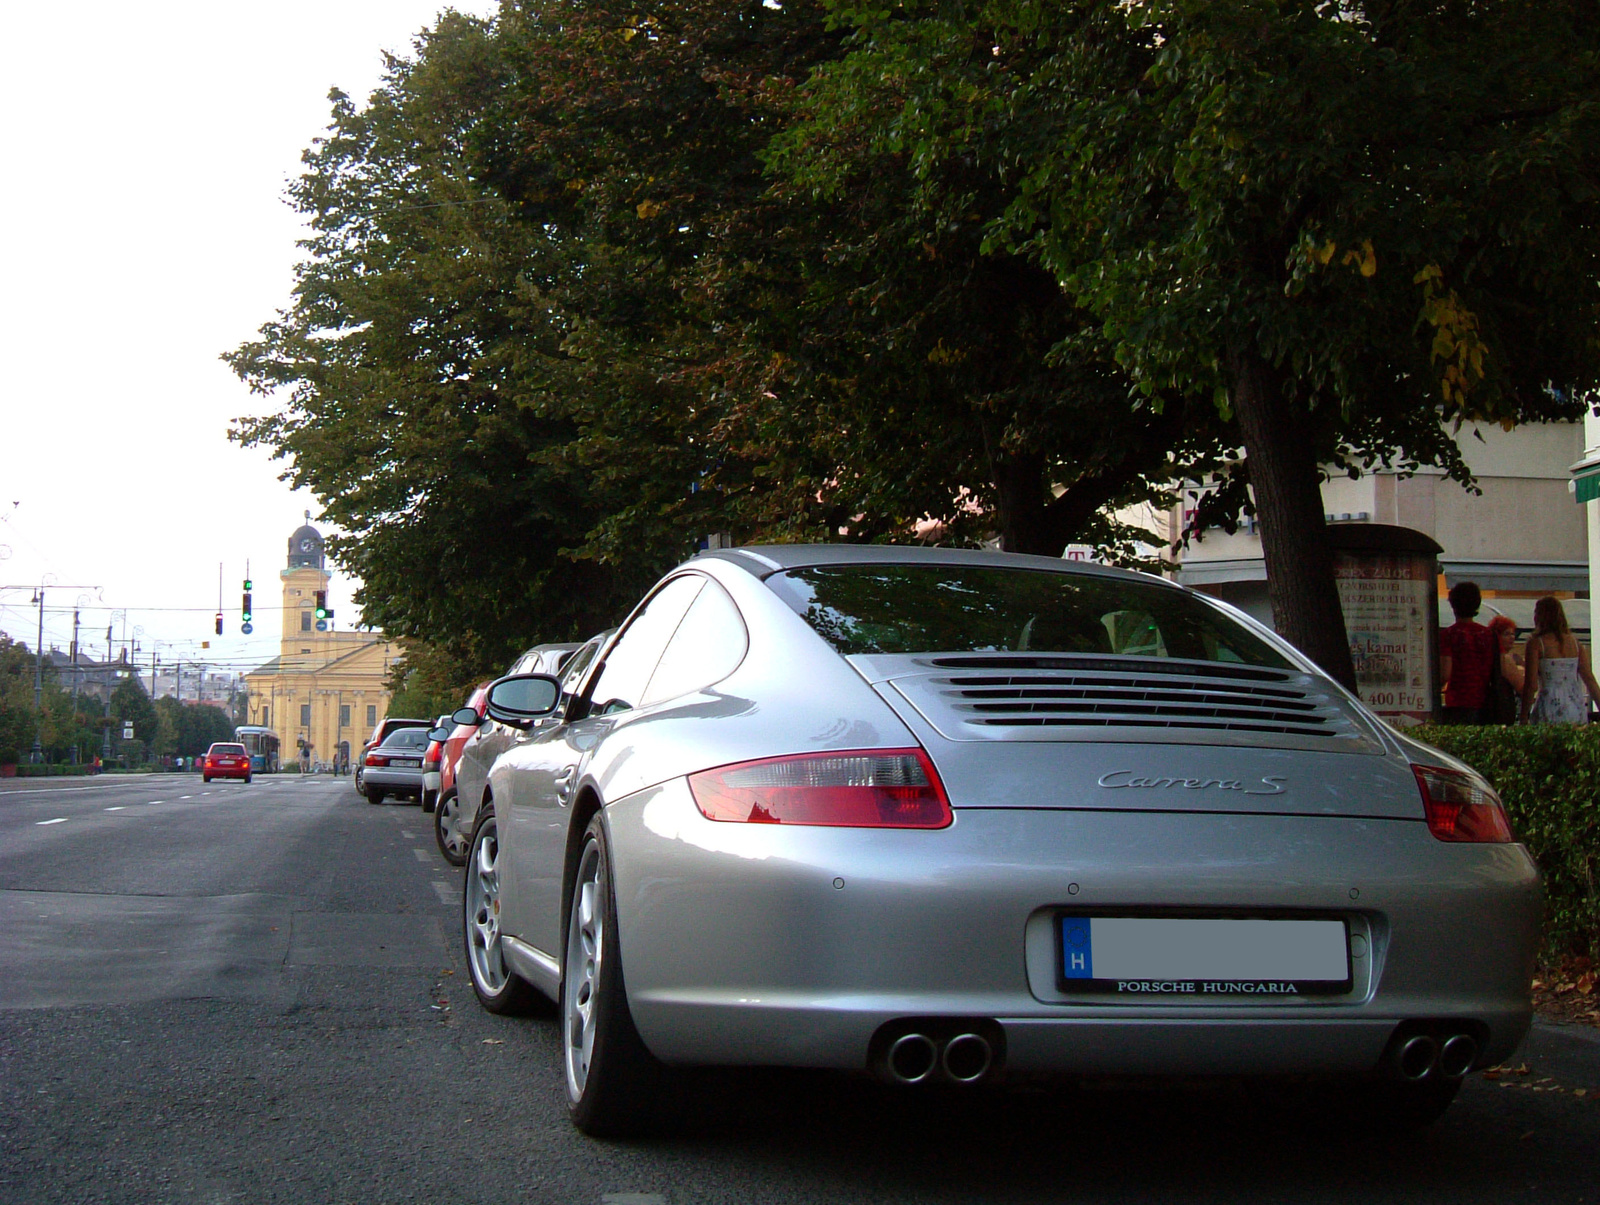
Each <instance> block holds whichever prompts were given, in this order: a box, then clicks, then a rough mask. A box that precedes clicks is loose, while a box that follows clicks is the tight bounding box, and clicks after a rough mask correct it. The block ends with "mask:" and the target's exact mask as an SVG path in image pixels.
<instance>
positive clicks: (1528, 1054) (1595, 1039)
mask: <svg viewBox="0 0 1600 1205" xmlns="http://www.w3.org/2000/svg"><path fill="white" fill-rule="evenodd" d="M1523 1063H1526V1064H1527V1065H1528V1066H1529V1067H1531V1068H1532V1069H1533V1072H1534V1074H1535V1075H1548V1076H1550V1077H1552V1078H1554V1079H1556V1080H1558V1081H1560V1082H1561V1083H1562V1084H1563V1085H1564V1086H1566V1087H1568V1088H1585V1089H1588V1092H1589V1095H1591V1096H1597V1097H1600V1029H1595V1028H1593V1027H1592V1026H1588V1025H1571V1024H1566V1023H1563V1022H1558V1021H1545V1020H1542V1019H1540V1018H1535V1019H1534V1022H1533V1029H1532V1030H1530V1031H1529V1033H1528V1038H1527V1041H1525V1042H1523V1044H1522V1049H1521V1050H1519V1051H1518V1052H1517V1054H1516V1057H1515V1058H1513V1059H1511V1060H1510V1062H1509V1063H1508V1064H1507V1065H1508V1066H1513V1067H1514V1066H1518V1065H1520V1064H1523Z"/></svg>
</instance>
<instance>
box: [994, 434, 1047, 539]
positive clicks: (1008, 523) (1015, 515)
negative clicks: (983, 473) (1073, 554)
mask: <svg viewBox="0 0 1600 1205" xmlns="http://www.w3.org/2000/svg"><path fill="white" fill-rule="evenodd" d="M986 434H987V433H986ZM991 446H992V445H991ZM989 467H990V471H991V472H992V473H993V474H994V490H995V501H996V507H995V509H996V510H997V511H998V512H999V513H998V516H997V517H998V518H999V520H1000V547H1001V548H1002V549H1003V550H1004V551H1006V552H1031V553H1034V554H1036V555H1038V556H1060V555H1061V554H1062V552H1063V551H1065V549H1066V545H1065V544H1062V545H1054V546H1053V545H1052V543H1051V539H1052V537H1051V533H1050V532H1049V531H1048V530H1047V528H1048V526H1049V525H1048V524H1046V522H1045V513H1044V512H1045V498H1046V494H1045V486H1044V454H1043V453H1042V452H1021V453H1017V454H1014V455H1006V454H1003V453H1002V454H998V455H997V454H995V453H994V452H993V451H991V452H990V455H989Z"/></svg>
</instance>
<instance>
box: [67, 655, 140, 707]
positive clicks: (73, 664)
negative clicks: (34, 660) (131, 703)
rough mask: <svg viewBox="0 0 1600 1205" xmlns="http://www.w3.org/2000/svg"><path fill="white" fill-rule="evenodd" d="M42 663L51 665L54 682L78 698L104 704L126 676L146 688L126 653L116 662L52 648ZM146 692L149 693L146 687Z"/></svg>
mask: <svg viewBox="0 0 1600 1205" xmlns="http://www.w3.org/2000/svg"><path fill="white" fill-rule="evenodd" d="M44 663H45V665H47V666H49V667H50V671H51V676H52V678H53V679H54V681H55V682H56V684H57V685H58V686H60V687H61V689H62V690H64V691H66V692H67V693H68V694H76V695H77V696H78V697H79V698H84V697H88V698H92V699H98V700H100V702H102V703H104V702H106V701H107V700H109V699H110V698H111V692H112V691H114V690H116V689H117V687H118V686H119V685H121V684H122V682H123V681H124V680H126V679H128V678H132V679H133V680H134V681H135V682H138V683H139V689H141V690H145V684H144V681H143V679H141V678H140V676H139V675H138V673H137V672H136V670H135V667H134V665H133V663H132V662H130V661H129V660H128V659H127V655H126V654H124V655H123V656H122V657H121V658H120V659H119V660H116V661H94V660H91V659H90V658H88V657H85V656H84V655H83V654H82V653H80V654H78V656H77V657H76V658H74V657H73V656H72V654H71V653H64V652H62V651H61V650H60V649H57V648H52V649H50V650H49V651H48V652H46V653H45V655H44ZM145 693H147V694H148V693H149V692H148V691H147V690H146V691H145Z"/></svg>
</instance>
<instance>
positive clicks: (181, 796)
mask: <svg viewBox="0 0 1600 1205" xmlns="http://www.w3.org/2000/svg"><path fill="white" fill-rule="evenodd" d="M193 798H194V796H193V795H179V796H178V802H179V803H182V802H183V801H184V800H185V799H193ZM156 802H157V803H160V802H161V801H160V800H159V799H158V800H156Z"/></svg>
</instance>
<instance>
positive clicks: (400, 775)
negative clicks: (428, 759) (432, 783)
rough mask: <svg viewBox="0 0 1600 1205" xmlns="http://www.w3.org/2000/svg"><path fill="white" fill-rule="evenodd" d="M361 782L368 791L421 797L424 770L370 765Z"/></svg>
mask: <svg viewBox="0 0 1600 1205" xmlns="http://www.w3.org/2000/svg"><path fill="white" fill-rule="evenodd" d="M361 784H362V786H363V787H364V788H365V789H366V790H368V791H382V792H383V793H384V794H385V795H413V796H417V797H418V798H420V797H421V795H422V771H421V770H420V769H417V770H406V769H400V770H397V769H393V768H392V767H389V766H368V767H367V768H366V772H365V773H364V774H363V775H362V776H361Z"/></svg>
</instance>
